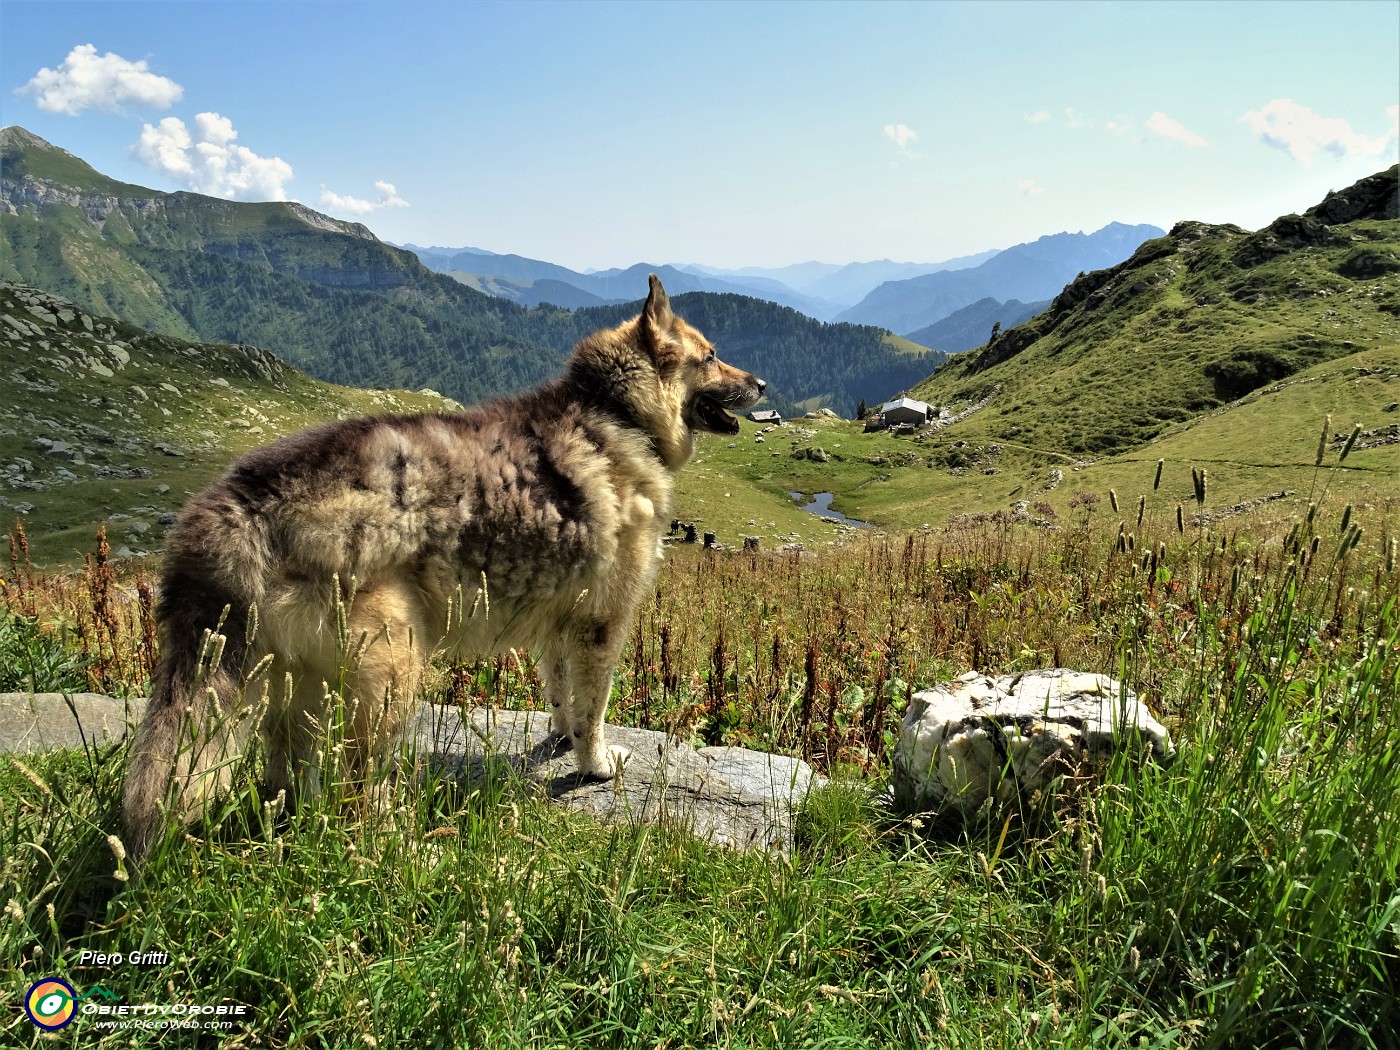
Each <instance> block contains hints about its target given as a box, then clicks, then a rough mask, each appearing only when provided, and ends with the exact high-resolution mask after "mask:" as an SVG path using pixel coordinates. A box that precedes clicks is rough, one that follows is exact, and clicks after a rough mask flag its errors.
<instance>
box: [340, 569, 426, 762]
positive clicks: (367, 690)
mask: <svg viewBox="0 0 1400 1050" xmlns="http://www.w3.org/2000/svg"><path fill="white" fill-rule="evenodd" d="M424 621H425V617H424V616H423V615H422V613H421V611H420V610H419V608H418V607H417V604H416V603H415V602H414V600H413V598H412V596H411V595H410V593H409V591H408V589H407V588H406V587H397V586H382V587H377V588H373V589H362V590H361V591H360V593H359V594H358V595H356V597H355V604H354V607H353V609H352V610H351V613H350V616H349V619H348V621H347V626H348V627H349V635H350V648H351V663H352V666H350V667H348V668H347V669H346V676H345V682H346V690H345V691H346V694H347V697H346V704H347V707H346V717H345V723H344V725H345V739H344V744H345V759H346V773H347V774H348V777H349V778H350V779H352V780H356V779H357V780H360V781H363V782H365V783H366V785H368V784H369V782H370V781H372V780H373V779H375V778H376V777H378V776H380V775H382V774H383V773H384V772H385V771H386V770H387V768H388V766H389V764H390V760H391V758H392V757H393V753H394V748H395V745H396V744H397V743H398V740H399V736H400V734H401V733H402V732H403V729H404V727H405V726H406V725H407V724H408V722H409V720H410V719H411V718H412V716H413V713H414V712H415V711H416V710H417V709H418V705H419V701H420V697H419V695H418V694H419V689H420V687H421V686H422V682H423V673H424V670H425V667H426V660H427V639H426V637H425V633H424V632H425V628H424Z"/></svg>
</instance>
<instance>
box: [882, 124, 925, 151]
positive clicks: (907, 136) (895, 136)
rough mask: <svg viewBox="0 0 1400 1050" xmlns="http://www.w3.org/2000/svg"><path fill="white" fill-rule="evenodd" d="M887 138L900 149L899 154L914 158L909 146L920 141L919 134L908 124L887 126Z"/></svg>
mask: <svg viewBox="0 0 1400 1050" xmlns="http://www.w3.org/2000/svg"><path fill="white" fill-rule="evenodd" d="M885 137H886V138H888V139H889V140H890V141H891V142H893V143H894V144H895V145H896V146H898V147H899V152H901V153H903V154H904V155H905V156H906V157H910V156H913V154H912V153H911V152H910V149H909V146H910V144H911V143H913V142H914V141H915V140H917V139H918V137H919V135H918V133H917V132H916V131H915V130H914V129H913V128H911V127H910V126H909V125H908V124H886V125H885Z"/></svg>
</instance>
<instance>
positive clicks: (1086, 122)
mask: <svg viewBox="0 0 1400 1050" xmlns="http://www.w3.org/2000/svg"><path fill="white" fill-rule="evenodd" d="M1094 124H1095V121H1094V120H1093V119H1092V118H1091V117H1088V116H1085V115H1084V114H1083V113H1080V112H1079V111H1078V110H1076V109H1075V108H1074V107H1073V106H1067V107H1065V127H1067V128H1092V127H1093V126H1094Z"/></svg>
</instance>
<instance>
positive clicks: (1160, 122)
mask: <svg viewBox="0 0 1400 1050" xmlns="http://www.w3.org/2000/svg"><path fill="white" fill-rule="evenodd" d="M1147 130H1148V131H1151V132H1152V133H1153V134H1154V135H1161V136H1162V138H1164V139H1174V140H1175V141H1177V142H1184V143H1185V144H1186V145H1188V146H1190V147H1191V148H1192V149H1201V148H1202V147H1203V146H1209V145H1210V143H1209V142H1207V141H1206V140H1205V139H1203V138H1201V136H1200V135H1197V134H1196V133H1195V132H1194V131H1192V130H1191V129H1190V128H1188V127H1186V126H1185V125H1183V124H1180V123H1178V122H1177V121H1175V120H1172V118H1171V117H1169V116H1167V115H1166V114H1165V113H1163V112H1162V111H1161V110H1158V111H1157V112H1156V113H1153V114H1152V116H1150V117H1148V118H1147Z"/></svg>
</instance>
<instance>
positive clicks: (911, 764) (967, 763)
mask: <svg viewBox="0 0 1400 1050" xmlns="http://www.w3.org/2000/svg"><path fill="white" fill-rule="evenodd" d="M1119 748H1135V749H1139V750H1142V751H1146V752H1148V753H1150V754H1151V755H1152V756H1153V757H1154V758H1157V759H1159V760H1160V759H1166V758H1168V757H1170V756H1171V754H1172V743H1171V737H1170V736H1169V735H1168V733H1167V730H1166V727H1164V726H1163V725H1162V724H1161V723H1160V722H1158V721H1157V720H1156V719H1155V718H1153V717H1152V714H1151V712H1149V711H1148V709H1147V706H1146V705H1145V704H1143V703H1142V702H1141V701H1139V700H1138V698H1137V697H1136V696H1135V695H1134V694H1133V692H1132V691H1131V690H1129V689H1127V688H1125V687H1124V686H1123V685H1122V684H1121V683H1120V682H1118V681H1116V680H1115V679H1113V678H1109V677H1108V676H1107V675H1101V674H1087V673H1083V672H1079V671H1070V670H1066V669H1064V668H1050V669H1047V670H1041V671H1027V672H1025V673H1022V674H1015V675H1003V676H1000V677H996V678H991V677H988V676H986V675H982V674H978V673H977V672H970V673H968V674H965V675H963V676H962V677H961V678H957V679H954V680H953V681H951V682H943V683H940V684H939V685H937V686H935V687H934V688H932V689H926V690H923V691H922V692H918V693H915V694H914V695H913V697H912V698H911V699H910V702H909V707H908V709H907V710H906V711H905V712H904V723H903V726H902V728H901V730H900V735H899V743H898V744H897V745H896V747H895V753H894V782H893V785H892V790H893V794H894V801H895V805H896V806H897V807H898V808H899V809H901V810H903V811H905V812H923V811H928V810H933V811H955V812H961V813H965V814H970V813H975V812H977V811H978V810H979V809H981V808H982V807H983V806H984V805H987V804H988V800H991V804H992V805H1002V804H1006V803H1014V802H1016V801H1018V800H1019V799H1022V798H1029V797H1030V796H1032V795H1034V794H1035V793H1036V792H1053V791H1055V790H1056V789H1057V787H1059V786H1060V785H1062V784H1064V783H1065V780H1059V779H1058V778H1067V779H1069V778H1072V779H1073V780H1074V781H1075V782H1076V783H1082V782H1083V780H1084V779H1085V778H1088V777H1091V776H1092V775H1093V774H1094V773H1095V771H1096V770H1099V771H1101V770H1102V768H1103V767H1104V765H1106V761H1105V760H1106V758H1107V757H1108V756H1110V755H1111V753H1112V752H1113V751H1114V750H1116V749H1119ZM1057 781H1058V783H1057Z"/></svg>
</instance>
